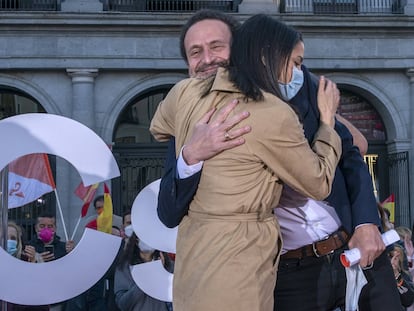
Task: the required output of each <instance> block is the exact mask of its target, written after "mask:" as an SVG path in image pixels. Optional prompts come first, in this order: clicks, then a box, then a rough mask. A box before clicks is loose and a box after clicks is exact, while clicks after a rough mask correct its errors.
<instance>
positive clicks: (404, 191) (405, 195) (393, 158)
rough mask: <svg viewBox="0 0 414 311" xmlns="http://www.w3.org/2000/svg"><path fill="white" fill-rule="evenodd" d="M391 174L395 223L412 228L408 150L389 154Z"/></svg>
mask: <svg viewBox="0 0 414 311" xmlns="http://www.w3.org/2000/svg"><path fill="white" fill-rule="evenodd" d="M387 160H388V164H389V172H390V173H389V174H390V194H391V193H393V194H394V195H395V223H396V224H397V225H398V226H406V227H408V228H411V224H412V215H411V210H410V176H409V173H408V172H409V166H408V160H409V158H408V152H406V151H405V152H399V153H393V154H390V155H388V159H387Z"/></svg>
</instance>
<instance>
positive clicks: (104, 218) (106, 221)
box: [96, 183, 113, 234]
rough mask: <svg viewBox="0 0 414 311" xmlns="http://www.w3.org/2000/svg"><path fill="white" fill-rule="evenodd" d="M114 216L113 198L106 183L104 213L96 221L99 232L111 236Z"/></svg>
mask: <svg viewBox="0 0 414 311" xmlns="http://www.w3.org/2000/svg"><path fill="white" fill-rule="evenodd" d="M112 215H113V208H112V198H111V195H110V193H109V188H108V186H107V185H106V183H104V208H103V211H102V213H100V214H99V215H98V218H97V219H96V222H97V226H98V230H99V231H102V232H106V233H109V234H111V233H112Z"/></svg>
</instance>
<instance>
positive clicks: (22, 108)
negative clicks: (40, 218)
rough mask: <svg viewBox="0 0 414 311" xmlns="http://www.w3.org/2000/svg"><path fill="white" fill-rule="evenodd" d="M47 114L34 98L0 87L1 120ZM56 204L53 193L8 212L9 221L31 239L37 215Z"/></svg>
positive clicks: (52, 165) (51, 160) (18, 91)
mask: <svg viewBox="0 0 414 311" xmlns="http://www.w3.org/2000/svg"><path fill="white" fill-rule="evenodd" d="M34 112H36V113H46V111H45V109H44V108H43V107H42V105H40V103H39V102H38V101H36V100H35V99H34V98H33V97H32V96H30V95H29V94H26V93H24V92H22V91H20V90H18V89H16V88H13V87H9V86H0V119H4V118H7V117H11V116H15V115H18V114H24V113H34ZM49 160H50V164H51V167H52V169H53V170H54V168H55V165H56V164H55V161H56V160H55V157H49ZM55 203H56V199H55V196H54V194H53V193H48V194H45V195H44V196H42V197H41V198H39V199H38V200H36V201H34V202H32V203H29V204H26V205H24V206H21V207H17V208H13V209H10V210H9V211H8V218H9V220H13V221H15V222H16V223H17V224H18V225H20V226H21V227H22V228H23V229H24V232H25V236H24V238H25V239H30V238H31V237H32V235H33V234H34V232H33V225H34V222H35V220H36V217H37V215H38V214H39V213H40V212H42V211H44V210H45V209H49V208H51V206H54V205H55Z"/></svg>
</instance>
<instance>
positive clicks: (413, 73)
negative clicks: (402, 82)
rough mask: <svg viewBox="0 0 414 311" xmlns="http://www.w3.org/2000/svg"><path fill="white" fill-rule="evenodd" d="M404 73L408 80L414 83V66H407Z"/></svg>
mask: <svg viewBox="0 0 414 311" xmlns="http://www.w3.org/2000/svg"><path fill="white" fill-rule="evenodd" d="M405 74H406V75H407V77H409V78H410V82H411V83H414V68H408V69H407V71H406V72H405Z"/></svg>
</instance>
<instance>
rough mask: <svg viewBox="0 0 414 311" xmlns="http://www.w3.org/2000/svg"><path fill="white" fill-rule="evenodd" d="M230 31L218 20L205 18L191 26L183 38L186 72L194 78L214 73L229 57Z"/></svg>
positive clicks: (206, 76) (205, 76) (203, 77)
mask: <svg viewBox="0 0 414 311" xmlns="http://www.w3.org/2000/svg"><path fill="white" fill-rule="evenodd" d="M230 42H231V31H230V29H229V27H228V26H227V25H226V24H225V23H223V22H222V21H219V20H214V19H206V20H202V21H200V22H198V23H195V24H194V25H193V26H191V27H190V28H189V29H188V31H187V34H186V36H185V38H184V48H185V52H186V55H187V61H188V66H189V68H188V74H189V75H190V77H193V78H194V77H195V78H202V79H205V78H208V77H210V76H212V75H215V74H216V72H217V69H218V67H219V66H220V65H221V64H226V63H227V62H228V60H229V57H230Z"/></svg>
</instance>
